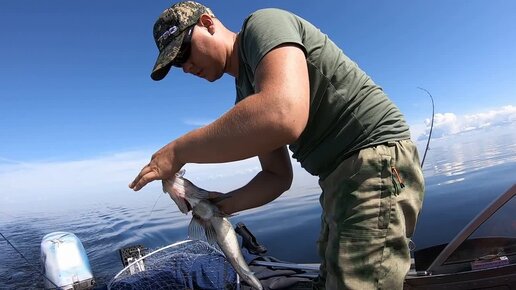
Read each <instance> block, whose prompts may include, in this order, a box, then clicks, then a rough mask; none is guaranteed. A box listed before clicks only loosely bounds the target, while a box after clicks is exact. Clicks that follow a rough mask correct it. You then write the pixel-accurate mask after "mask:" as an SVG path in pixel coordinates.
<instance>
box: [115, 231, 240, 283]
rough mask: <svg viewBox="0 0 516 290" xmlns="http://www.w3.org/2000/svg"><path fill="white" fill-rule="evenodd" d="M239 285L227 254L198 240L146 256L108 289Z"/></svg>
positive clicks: (126, 270)
mask: <svg viewBox="0 0 516 290" xmlns="http://www.w3.org/2000/svg"><path fill="white" fill-rule="evenodd" d="M136 268H138V269H136ZM236 282H237V278H236V273H235V271H234V269H233V268H232V266H231V264H230V263H229V262H228V261H227V260H226V258H225V257H224V254H223V253H222V252H220V251H219V250H218V249H216V248H214V247H212V246H211V245H209V244H208V243H206V242H204V241H198V240H195V241H184V242H181V243H177V244H174V245H171V246H168V247H165V248H162V249H159V250H156V251H154V252H152V253H150V254H148V255H146V256H145V257H143V258H142V259H141V260H140V261H136V262H135V263H133V264H132V265H129V266H127V267H126V268H125V269H124V270H123V271H121V272H120V273H119V274H118V275H117V276H115V278H113V280H111V282H110V283H109V285H108V289H113V290H118V289H124V290H125V289H236Z"/></svg>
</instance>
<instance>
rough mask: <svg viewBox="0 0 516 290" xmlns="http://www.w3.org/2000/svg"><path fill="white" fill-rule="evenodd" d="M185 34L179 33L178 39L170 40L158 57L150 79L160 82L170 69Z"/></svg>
mask: <svg viewBox="0 0 516 290" xmlns="http://www.w3.org/2000/svg"><path fill="white" fill-rule="evenodd" d="M184 36H185V33H184V32H183V33H181V34H180V35H179V36H178V37H176V38H175V39H174V40H172V42H171V43H169V44H168V45H167V46H166V47H165V48H164V49H163V50H162V51H161V52H160V53H159V55H158V59H157V60H156V64H154V68H153V69H152V73H151V78H152V79H153V80H155V81H159V80H162V79H163V78H164V77H165V76H166V75H167V73H168V71H169V70H170V68H171V67H172V61H173V60H174V58H176V56H177V54H178V53H179V49H180V48H181V44H182V43H183V38H184Z"/></svg>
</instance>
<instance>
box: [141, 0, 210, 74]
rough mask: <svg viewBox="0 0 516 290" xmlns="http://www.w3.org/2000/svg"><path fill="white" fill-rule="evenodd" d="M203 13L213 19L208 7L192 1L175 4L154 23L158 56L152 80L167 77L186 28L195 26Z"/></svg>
mask: <svg viewBox="0 0 516 290" xmlns="http://www.w3.org/2000/svg"><path fill="white" fill-rule="evenodd" d="M203 13H207V14H209V15H211V16H212V17H215V15H214V14H213V12H211V10H210V9H209V8H208V7H206V6H204V5H202V4H200V3H197V2H194V1H185V2H179V3H176V4H174V5H172V7H170V8H168V9H165V11H163V13H161V15H160V16H159V18H158V20H156V23H154V33H153V34H154V40H155V41H156V45H157V46H158V50H159V55H158V59H157V60H156V64H155V65H154V68H153V69H152V73H151V78H152V79H153V80H155V81H159V80H161V79H163V78H164V77H165V76H166V75H167V73H168V71H169V70H170V67H171V66H172V61H173V60H174V58H175V57H176V56H177V54H178V52H179V49H180V48H181V44H182V43H183V38H184V36H185V34H186V32H187V30H188V28H189V27H190V26H192V25H194V24H196V23H197V21H198V20H199V18H200V17H201V15H202V14H203Z"/></svg>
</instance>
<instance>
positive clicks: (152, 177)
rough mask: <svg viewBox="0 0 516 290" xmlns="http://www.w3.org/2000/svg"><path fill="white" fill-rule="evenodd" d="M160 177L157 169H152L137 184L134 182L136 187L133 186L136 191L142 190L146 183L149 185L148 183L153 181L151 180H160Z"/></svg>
mask: <svg viewBox="0 0 516 290" xmlns="http://www.w3.org/2000/svg"><path fill="white" fill-rule="evenodd" d="M158 179H159V174H158V173H157V172H156V171H150V172H148V173H146V174H144V175H143V176H142V177H141V178H140V179H139V180H138V181H137V182H136V183H135V184H134V187H132V189H133V190H134V191H138V190H140V189H141V188H142V187H144V186H145V185H147V183H149V182H151V181H154V180H158Z"/></svg>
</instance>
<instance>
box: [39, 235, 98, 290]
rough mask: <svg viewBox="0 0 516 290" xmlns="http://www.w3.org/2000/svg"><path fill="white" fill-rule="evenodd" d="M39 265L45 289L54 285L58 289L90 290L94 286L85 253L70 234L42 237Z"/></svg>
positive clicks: (78, 242) (75, 238) (79, 242)
mask: <svg viewBox="0 0 516 290" xmlns="http://www.w3.org/2000/svg"><path fill="white" fill-rule="evenodd" d="M41 265H42V266H43V273H44V274H45V276H46V278H47V279H45V288H46V289H55V288H56V285H57V286H58V287H59V288H60V289H92V288H93V287H94V285H95V279H94V278H93V274H92V271H91V267H90V262H89V260H88V256H87V255H86V251H85V250H84V247H83V245H82V243H81V241H80V240H79V238H77V236H76V235H74V234H72V233H67V232H53V233H50V234H47V235H45V236H44V237H43V240H42V241H41ZM49 280H50V281H52V282H50V281H49ZM52 283H54V284H55V285H54V284H52Z"/></svg>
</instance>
